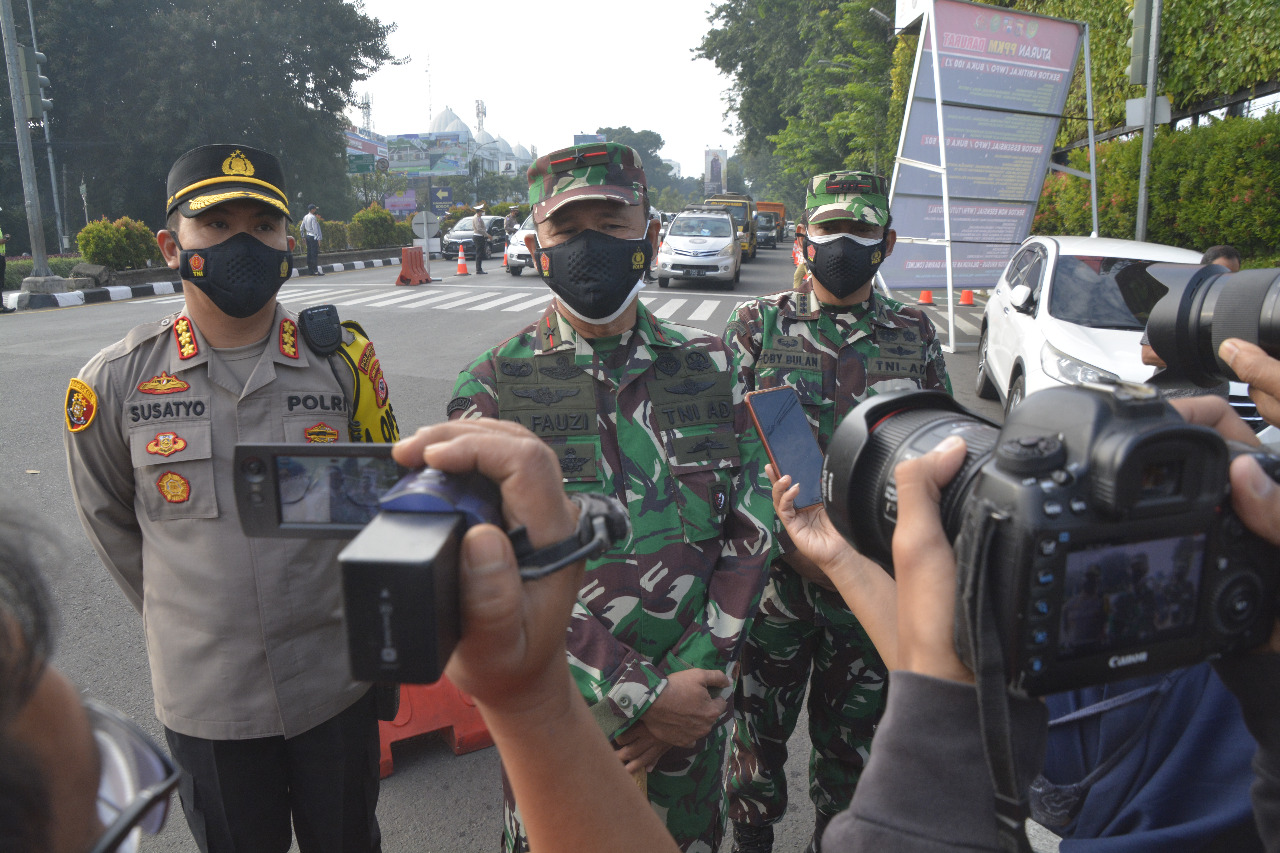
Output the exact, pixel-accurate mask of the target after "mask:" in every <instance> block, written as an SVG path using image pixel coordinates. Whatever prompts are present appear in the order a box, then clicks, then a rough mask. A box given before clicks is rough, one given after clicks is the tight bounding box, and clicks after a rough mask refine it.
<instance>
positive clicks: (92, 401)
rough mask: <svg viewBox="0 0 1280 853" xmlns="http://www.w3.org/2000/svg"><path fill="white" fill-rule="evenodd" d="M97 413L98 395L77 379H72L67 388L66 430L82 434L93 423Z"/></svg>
mask: <svg viewBox="0 0 1280 853" xmlns="http://www.w3.org/2000/svg"><path fill="white" fill-rule="evenodd" d="M97 413H98V395H97V394H95V393H93V389H92V388H90V387H89V386H88V385H87V384H86V383H84V382H81V381H80V380H79V379H72V380H71V384H69V385H68V386H67V403H66V415H67V429H69V430H71V431H72V432H82V431H84V430H86V429H88V428H89V424H91V423H93V416H94V415H96V414H97Z"/></svg>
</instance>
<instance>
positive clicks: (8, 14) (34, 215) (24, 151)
mask: <svg viewBox="0 0 1280 853" xmlns="http://www.w3.org/2000/svg"><path fill="white" fill-rule="evenodd" d="M0 42H3V44H4V59H5V70H6V71H7V72H8V74H9V97H10V98H11V100H10V103H11V104H12V105H13V130H14V133H15V134H16V136H17V137H18V166H19V170H20V171H21V172H22V194H23V196H24V197H25V199H26V208H27V230H28V231H29V232H30V233H31V260H32V267H31V275H32V277H34V278H41V277H46V278H47V277H49V276H52V275H53V273H52V272H50V270H49V258H48V255H47V253H46V252H45V248H44V225H43V222H42V219H43V217H42V216H41V213H40V192H39V190H38V189H37V188H36V169H35V155H33V154H32V153H31V130H30V128H28V127H27V100H26V95H25V94H24V93H23V91H22V80H23V77H22V74H21V73H19V69H18V50H19V45H18V35H17V32H16V31H15V30H14V28H13V6H12V5H11V4H10V2H9V0H0Z"/></svg>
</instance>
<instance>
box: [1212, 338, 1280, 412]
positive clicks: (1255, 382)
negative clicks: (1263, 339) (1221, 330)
mask: <svg viewBox="0 0 1280 853" xmlns="http://www.w3.org/2000/svg"><path fill="white" fill-rule="evenodd" d="M1218 355H1219V356H1220V357H1221V358H1222V360H1223V361H1225V362H1226V363H1227V364H1229V365H1231V369H1232V370H1234V371H1235V374H1236V376H1238V377H1240V381H1241V382H1248V383H1249V385H1251V386H1253V387H1256V388H1258V389H1259V390H1261V391H1263V392H1265V393H1266V394H1267V395H1268V396H1271V397H1273V398H1280V361H1277V360H1276V359H1274V358H1272V357H1271V356H1269V355H1267V353H1266V351H1265V350H1263V349H1262V347H1260V346H1258V345H1257V344H1251V343H1249V342H1248V341H1244V340H1241V339H1240V338H1227V339H1226V340H1225V341H1223V342H1222V343H1221V345H1219V347H1218Z"/></svg>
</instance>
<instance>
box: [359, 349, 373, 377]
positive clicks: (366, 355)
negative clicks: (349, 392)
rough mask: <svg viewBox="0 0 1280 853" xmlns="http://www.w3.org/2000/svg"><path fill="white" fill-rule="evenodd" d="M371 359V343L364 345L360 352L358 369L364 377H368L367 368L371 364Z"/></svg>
mask: <svg viewBox="0 0 1280 853" xmlns="http://www.w3.org/2000/svg"><path fill="white" fill-rule="evenodd" d="M373 357H374V352H373V344H372V343H367V344H365V345H364V349H362V350H361V351H360V363H359V365H358V366H359V368H360V372H361V373H363V374H364V375H365V376H368V375H369V366H370V365H371V364H373Z"/></svg>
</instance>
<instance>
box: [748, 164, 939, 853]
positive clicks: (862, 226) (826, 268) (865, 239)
mask: <svg viewBox="0 0 1280 853" xmlns="http://www.w3.org/2000/svg"><path fill="white" fill-rule="evenodd" d="M886 190H887V187H886V185H885V180H884V178H882V177H880V176H878V175H873V174H870V173H865V172H836V173H827V174H822V175H818V176H816V177H814V178H813V179H812V180H811V181H810V183H809V189H808V194H807V198H806V200H805V201H806V204H805V207H806V210H805V221H806V224H807V226H808V228H807V233H806V234H805V235H804V236H803V237H802V240H803V252H804V259H805V264H804V265H805V268H806V274H805V277H804V281H803V282H802V283H801V285H800V287H799V289H798V290H794V291H784V292H782V293H775V294H773V295H771V296H765V297H762V298H760V299H757V300H754V301H752V302H745V303H743V304H741V305H739V306H738V307H737V308H736V309H735V311H734V313H733V316H732V317H731V318H730V320H729V323H728V326H727V328H726V330H725V342H726V343H727V344H728V345H729V348H730V349H731V350H732V351H733V357H734V367H735V370H736V371H737V379H738V383H739V384H740V385H741V386H742V387H743V392H744V393H746V392H748V391H754V390H756V389H763V388H774V387H777V386H779V385H791V386H794V387H795V388H796V390H797V391H798V392H799V394H800V400H801V402H802V403H803V405H804V410H805V414H806V415H807V416H808V417H809V421H810V424H811V425H812V427H813V429H814V432H815V433H816V434H817V437H818V443H819V444H820V445H821V447H822V449H823V451H824V452H825V451H826V448H827V443H828V442H829V441H830V440H831V435H832V433H833V432H834V431H835V428H836V426H837V425H838V424H839V423H840V421H841V420H842V419H843V418H844V416H845V415H847V414H848V413H849V410H850V409H852V408H853V407H854V406H856V405H857V404H858V403H859V402H861V401H862V400H865V399H866V398H867V397H869V396H872V395H874V394H877V393H883V392H885V391H892V390H899V389H908V388H931V389H937V390H944V391H947V392H948V393H950V391H951V382H950V380H949V379H948V378H947V369H946V365H945V364H944V363H943V358H942V349H941V346H940V345H939V343H938V340H937V338H936V336H935V334H934V329H933V325H932V324H931V323H930V322H929V320H928V318H926V317H925V316H924V315H923V314H922V313H921V312H920V311H919V310H918V309H916V308H908V307H906V306H904V305H902V304H901V303H899V302H895V301H893V300H891V299H887V298H886V297H884V296H883V295H881V294H879V293H876V292H875V288H874V286H873V282H874V276H875V272H876V269H877V268H878V267H879V266H880V263H881V262H882V261H883V260H884V258H885V257H887V256H888V254H889V253H890V252H891V251H892V250H893V244H894V239H895V236H896V235H895V233H894V231H893V230H892V229H891V228H890V227H889V226H890V223H891V221H892V217H891V216H890V214H889V203H888V199H887V196H886ZM779 548H780V553H781V554H782V556H780V557H779V558H778V559H777V560H776V561H775V562H774V563H773V565H772V567H771V569H770V575H769V583H768V586H767V587H766V588H765V594H764V597H763V599H762V601H761V609H760V613H759V614H758V616H757V617H756V620H755V623H754V624H753V626H752V628H751V634H750V637H749V638H748V640H747V645H746V647H745V649H744V650H743V660H742V677H741V680H740V681H739V684H738V688H737V695H736V698H735V702H734V718H735V721H736V723H737V728H736V733H735V735H734V740H733V752H732V759H731V762H730V770H729V779H728V791H729V817H730V819H731V820H732V821H733V824H734V841H735V844H734V850H735V851H741V853H748V851H769V850H771V849H772V844H773V826H772V824H773V823H774V822H776V821H778V820H779V819H781V817H782V815H783V813H784V812H785V810H786V805H787V792H786V776H785V770H784V765H785V763H786V757H787V750H786V745H787V738H789V737H790V736H791V733H792V731H793V730H794V728H795V725H796V719H797V716H798V714H799V710H800V703H801V700H802V699H803V698H804V695H805V686H806V682H808V685H809V691H810V692H809V734H810V738H811V740H812V743H813V752H812V755H811V759H810V764H809V768H810V782H809V795H810V797H811V798H812V800H813V803H814V806H815V808H816V811H817V821H816V823H817V828H816V830H815V833H814V840H813V842H812V843H811V844H810V850H815V851H816V850H818V849H819V845H820V839H821V835H822V830H823V828H825V826H826V823H827V821H828V820H830V818H831V817H832V816H834V815H835V814H837V813H838V812H840V811H842V810H843V809H845V808H846V807H847V806H848V805H849V800H850V799H851V798H852V796H853V790H854V786H855V785H856V784H857V780H858V776H859V774H860V773H861V771H862V767H863V764H864V762H865V761H866V758H867V752H868V749H869V747H870V745H871V736H872V734H873V733H874V731H875V726H876V723H877V722H878V721H879V719H880V716H881V714H882V713H883V711H884V703H885V678H886V672H885V668H884V664H883V663H882V662H881V660H880V656H879V655H878V654H876V651H875V649H874V647H873V646H872V644H871V641H870V640H869V639H868V638H867V635H866V632H865V631H864V630H863V629H862V627H861V626H860V625H859V624H858V622H857V620H856V619H855V618H854V617H853V614H852V613H851V612H850V611H849V608H848V607H847V606H846V605H845V603H844V601H843V600H842V599H841V597H840V595H839V593H837V592H836V591H835V589H834V588H833V587H832V586H831V584H830V582H829V581H828V580H827V579H826V578H825V577H824V576H823V575H822V573H821V572H820V571H819V570H818V569H817V567H816V566H814V565H813V564H812V563H811V562H809V561H808V560H806V559H805V558H804V557H803V556H801V555H800V554H798V553H796V552H794V551H792V550H791V547H790V542H789V541H787V539H786V537H785V533H783V534H782V535H781V536H780V537H779Z"/></svg>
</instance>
